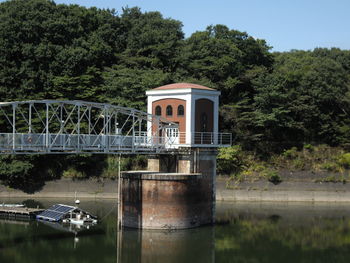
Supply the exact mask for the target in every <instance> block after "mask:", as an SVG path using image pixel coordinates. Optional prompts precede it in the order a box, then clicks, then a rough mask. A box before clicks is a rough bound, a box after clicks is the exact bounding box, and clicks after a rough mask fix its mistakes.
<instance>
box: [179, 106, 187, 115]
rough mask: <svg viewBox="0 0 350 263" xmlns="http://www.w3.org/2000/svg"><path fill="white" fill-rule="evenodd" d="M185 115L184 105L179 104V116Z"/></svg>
mask: <svg viewBox="0 0 350 263" xmlns="http://www.w3.org/2000/svg"><path fill="white" fill-rule="evenodd" d="M184 115H185V109H184V106H183V105H179V106H178V107H177V116H184Z"/></svg>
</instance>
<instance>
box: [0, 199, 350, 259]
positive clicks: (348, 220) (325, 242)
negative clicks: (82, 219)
mask: <svg viewBox="0 0 350 263" xmlns="http://www.w3.org/2000/svg"><path fill="white" fill-rule="evenodd" d="M1 201H8V202H11V203H14V202H19V201H22V200H18V199H17V200H15V199H11V200H1ZM57 202H61V203H67V204H69V203H70V200H53V199H40V200H35V201H31V202H30V203H31V204H32V205H33V206H36V205H42V206H44V207H48V206H50V205H51V204H53V203H57ZM80 206H81V207H82V208H83V209H86V210H88V211H90V212H92V213H93V214H96V215H98V216H99V218H101V219H102V220H101V223H99V224H98V225H97V226H96V227H92V228H90V229H85V230H82V231H78V233H77V234H75V233H73V232H69V231H67V229H66V230H62V229H57V228H54V227H52V226H50V225H47V224H44V223H41V222H35V221H34V222H18V221H4V220H1V221H0V262H1V263H6V262H11V263H17V262H21V263H22V262H26V263H31V262H33V263H34V262H35V263H40V262H50V263H56V262H64V263H70V262H83V263H85V262H94V263H102V262H118V263H119V262H123V263H125V262H127V263H128V262H150V263H151V262H152V263H157V262H204V263H206V262H249V263H253V262H259V263H260V262H268V263H274V262H293V263H294V262H327V263H329V262H348V259H349V258H350V206H348V205H347V204H346V205H345V204H344V205H339V204H338V205H335V204H323V205H311V204H309V205H307V204H281V203H279V204H277V203H230V202H223V203H218V204H217V221H218V224H217V225H216V226H214V227H211V226H207V227H202V228H197V229H190V230H181V231H172V232H168V231H138V230H126V231H123V233H122V234H121V235H120V234H118V233H117V227H116V213H115V211H116V204H115V201H85V200H83V202H82V204H81V205H80Z"/></svg>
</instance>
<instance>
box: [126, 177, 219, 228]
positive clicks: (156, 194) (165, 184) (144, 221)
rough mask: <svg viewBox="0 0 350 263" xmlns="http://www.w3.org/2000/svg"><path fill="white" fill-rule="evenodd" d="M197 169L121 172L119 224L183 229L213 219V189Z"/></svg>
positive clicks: (207, 222)
mask: <svg viewBox="0 0 350 263" xmlns="http://www.w3.org/2000/svg"><path fill="white" fill-rule="evenodd" d="M203 182H204V181H203V179H202V175H201V174H200V173H163V172H150V171H132V172H123V173H122V200H121V202H122V225H123V226H124V227H131V228H143V229H184V228H193V227H198V226H201V225H205V224H210V223H212V222H213V213H212V211H213V206H214V202H213V198H212V192H211V191H208V189H207V187H203Z"/></svg>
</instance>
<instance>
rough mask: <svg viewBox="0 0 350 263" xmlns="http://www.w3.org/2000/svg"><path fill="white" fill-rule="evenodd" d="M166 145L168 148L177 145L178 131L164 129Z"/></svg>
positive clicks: (176, 129) (175, 129)
mask: <svg viewBox="0 0 350 263" xmlns="http://www.w3.org/2000/svg"><path fill="white" fill-rule="evenodd" d="M165 136H166V144H167V145H168V146H172V145H177V144H179V129H178V128H165Z"/></svg>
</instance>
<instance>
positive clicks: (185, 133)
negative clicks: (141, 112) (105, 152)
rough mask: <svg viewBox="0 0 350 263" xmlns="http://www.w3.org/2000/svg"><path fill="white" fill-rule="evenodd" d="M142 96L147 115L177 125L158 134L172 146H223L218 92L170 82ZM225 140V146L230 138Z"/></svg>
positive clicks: (195, 85) (193, 85) (194, 85)
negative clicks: (144, 99) (145, 98)
mask: <svg viewBox="0 0 350 263" xmlns="http://www.w3.org/2000/svg"><path fill="white" fill-rule="evenodd" d="M146 95H147V98H148V100H147V113H149V114H153V115H157V116H161V117H163V118H166V119H167V120H169V121H171V122H173V123H175V124H177V126H176V127H169V128H166V130H165V134H160V137H167V138H169V139H170V140H172V145H180V146H190V147H198V146H204V145H205V147H210V146H213V147H217V146H218V144H223V138H222V136H223V134H219V132H218V129H219V128H218V119H219V96H220V91H217V90H214V89H212V88H208V87H205V86H202V85H198V84H192V83H174V84H169V85H165V86H161V87H158V88H155V89H152V90H149V91H146ZM152 132H153V134H154V132H155V131H154V130H152ZM225 136H231V135H229V134H226V135H225ZM225 139H228V138H225ZM229 141H230V142H227V143H228V144H230V143H231V138H230V139H229Z"/></svg>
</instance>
